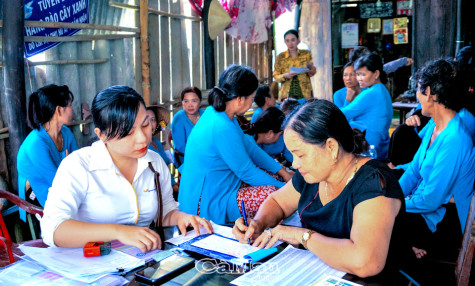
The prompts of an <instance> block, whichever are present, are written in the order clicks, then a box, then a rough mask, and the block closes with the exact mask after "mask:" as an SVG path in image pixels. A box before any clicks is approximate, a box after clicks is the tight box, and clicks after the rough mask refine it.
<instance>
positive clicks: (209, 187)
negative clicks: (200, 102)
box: [178, 65, 291, 223]
mask: <svg viewBox="0 0 475 286" xmlns="http://www.w3.org/2000/svg"><path fill="white" fill-rule="evenodd" d="M257 86H258V81H257V77H256V75H255V74H254V72H253V71H252V70H251V69H249V68H247V67H243V66H238V65H231V66H229V67H228V68H227V69H226V70H225V71H224V72H223V73H222V74H221V75H220V77H219V85H218V86H217V87H215V88H213V89H212V90H211V92H210V94H209V97H208V101H209V105H210V106H209V107H208V108H207V109H206V111H205V112H204V113H203V115H202V116H201V119H200V120H199V121H198V123H197V124H196V126H195V127H194V128H193V132H192V133H191V135H190V137H188V142H187V145H186V152H185V154H186V156H185V164H184V165H183V169H182V177H181V182H180V192H179V194H178V202H179V203H180V210H182V211H184V212H187V213H190V214H198V213H200V215H201V216H203V217H206V218H208V219H211V220H213V221H214V222H216V223H226V222H230V221H235V220H236V219H237V218H238V217H240V216H241V213H240V206H239V204H238V202H239V201H240V199H241V198H242V199H243V200H244V201H245V202H244V203H245V205H246V211H247V212H248V215H249V216H251V217H252V216H253V214H252V212H253V210H254V212H255V211H257V208H258V207H259V206H258V205H260V202H262V201H263V200H264V199H265V197H266V196H267V195H268V194H269V193H271V192H272V191H275V190H277V188H279V187H281V186H283V185H284V182H281V181H279V180H277V179H275V178H274V177H272V176H271V175H269V174H268V173H266V172H265V171H264V170H267V171H269V172H270V173H273V174H278V175H280V176H282V177H283V178H284V180H285V181H288V180H290V178H291V174H290V173H288V172H287V171H286V170H285V168H281V167H280V166H277V167H276V165H275V161H274V160H273V159H272V158H270V157H269V156H268V155H267V154H266V153H265V152H264V151H262V149H260V148H259V147H258V146H257V145H256V143H255V142H253V139H252V138H249V137H248V136H245V135H244V133H243V131H242V129H241V128H240V127H239V123H238V121H237V119H236V115H240V114H244V113H245V112H246V111H247V110H248V109H249V107H250V106H251V105H252V101H253V99H254V94H255V92H256V89H257ZM261 168H262V169H264V170H262V169H261ZM243 183H246V184H247V185H250V186H251V187H248V188H246V187H247V185H243ZM253 186H260V187H262V189H260V190H256V189H255V188H253ZM253 195H256V196H253Z"/></svg>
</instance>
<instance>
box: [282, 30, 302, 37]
mask: <svg viewBox="0 0 475 286" xmlns="http://www.w3.org/2000/svg"><path fill="white" fill-rule="evenodd" d="M288 34H292V35H294V36H295V37H296V38H297V39H298V38H299V32H298V31H297V30H294V29H290V30H288V31H287V32H285V34H284V39H285V37H286V36H287V35H288Z"/></svg>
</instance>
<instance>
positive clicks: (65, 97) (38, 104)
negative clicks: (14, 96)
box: [27, 84, 74, 130]
mask: <svg viewBox="0 0 475 286" xmlns="http://www.w3.org/2000/svg"><path fill="white" fill-rule="evenodd" d="M73 100H74V95H73V93H72V92H71V91H70V90H69V88H68V86H67V85H61V86H59V85H55V84H49V85H46V86H43V87H42V88H40V89H38V90H37V91H35V92H33V93H32V94H31V95H30V98H29V101H28V112H27V123H28V126H29V127H30V128H31V129H38V130H40V126H41V125H42V124H44V123H46V122H48V121H50V120H51V118H53V115H54V113H55V111H56V107H58V106H61V107H66V106H68V105H69V104H70V103H71V102H73Z"/></svg>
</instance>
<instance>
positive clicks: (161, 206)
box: [148, 162, 163, 228]
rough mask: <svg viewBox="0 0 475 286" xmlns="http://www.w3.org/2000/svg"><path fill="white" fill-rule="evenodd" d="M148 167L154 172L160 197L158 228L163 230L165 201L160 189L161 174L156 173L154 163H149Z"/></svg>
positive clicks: (156, 188)
mask: <svg viewBox="0 0 475 286" xmlns="http://www.w3.org/2000/svg"><path fill="white" fill-rule="evenodd" d="M148 167H149V168H150V170H152V172H153V175H154V178H153V180H154V181H155V190H156V191H157V196H158V216H157V224H156V226H157V227H159V228H161V227H162V220H163V201H162V188H161V187H160V173H158V172H157V171H155V169H154V168H153V166H152V162H148Z"/></svg>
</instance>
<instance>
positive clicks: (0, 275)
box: [0, 260, 129, 286]
mask: <svg viewBox="0 0 475 286" xmlns="http://www.w3.org/2000/svg"><path fill="white" fill-rule="evenodd" d="M127 283H129V281H128V280H127V279H125V278H124V277H122V276H119V275H106V276H104V277H102V278H100V279H98V280H96V281H94V283H92V284H89V283H85V282H80V281H76V280H72V279H69V278H66V277H64V276H61V275H59V274H57V273H55V272H52V271H49V270H48V269H46V268H44V267H42V266H41V265H39V264H36V263H34V262H30V261H26V260H20V261H18V262H16V263H14V264H11V265H10V266H8V267H6V268H5V269H4V270H3V271H2V272H0V285H18V286H21V285H36V286H42V285H44V286H56V285H58V286H60V285H61V286H63V285H73V286H85V285H93V286H109V285H125V284H127Z"/></svg>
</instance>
